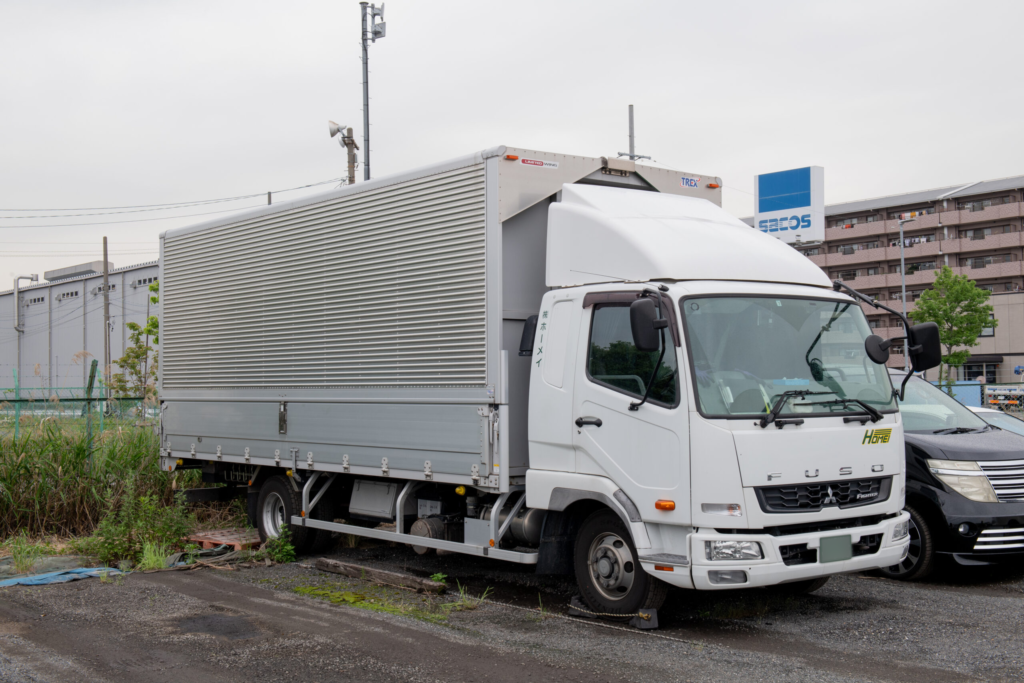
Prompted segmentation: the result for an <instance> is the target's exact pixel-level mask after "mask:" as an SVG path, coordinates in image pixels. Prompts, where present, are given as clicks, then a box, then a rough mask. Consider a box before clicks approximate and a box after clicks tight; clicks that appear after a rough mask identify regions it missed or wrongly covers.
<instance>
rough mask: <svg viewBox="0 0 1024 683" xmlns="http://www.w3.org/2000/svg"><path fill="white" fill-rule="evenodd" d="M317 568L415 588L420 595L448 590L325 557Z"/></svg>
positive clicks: (407, 576)
mask: <svg viewBox="0 0 1024 683" xmlns="http://www.w3.org/2000/svg"><path fill="white" fill-rule="evenodd" d="M316 568H317V569H319V570H320V571H322V572H330V573H332V574H342V575H344V576H351V577H352V578H356V579H366V580H367V581H374V582H377V583H386V584H388V585H391V586H402V587H404V588H414V589H416V590H417V591H418V592H420V593H444V591H445V588H447V586H445V585H444V584H443V583H441V582H440V581H431V580H430V579H421V578H420V577H418V576H411V575H409V574H400V573H398V572H389V571H387V570H385V569H375V568H373V567H365V566H363V565H360V564H349V563H347V562H339V561H338V560H328V559H327V558H324V557H321V558H319V559H318V560H317V561H316Z"/></svg>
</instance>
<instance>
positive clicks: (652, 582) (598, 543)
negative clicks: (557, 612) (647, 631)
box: [574, 509, 668, 617]
mask: <svg viewBox="0 0 1024 683" xmlns="http://www.w3.org/2000/svg"><path fill="white" fill-rule="evenodd" d="M574 559H575V568H576V583H577V584H578V585H579V588H580V594H581V595H582V597H583V600H584V601H585V602H586V603H587V605H589V606H590V608H591V609H592V610H593V611H594V612H596V613H597V614H601V615H615V616H618V615H621V616H623V617H629V616H632V615H634V614H636V613H637V612H639V611H640V610H644V609H657V608H659V607H661V605H662V603H663V602H665V598H666V597H667V596H668V584H666V583H664V582H662V581H659V580H658V579H656V578H654V577H653V576H651V575H650V574H648V573H647V572H645V571H644V570H643V568H642V567H641V566H640V562H638V561H637V552H636V548H635V547H634V546H633V539H632V537H631V536H630V533H629V529H627V528H626V525H625V524H624V523H623V522H622V520H621V519H620V518H619V516H618V515H617V514H615V512H614V511H612V510H608V509H604V510H598V511H597V512H595V513H593V514H592V515H590V516H589V517H588V518H587V519H586V521H584V522H583V526H582V527H581V528H580V531H579V533H578V534H577V536H576V548H575V553H574Z"/></svg>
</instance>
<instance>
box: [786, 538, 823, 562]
mask: <svg viewBox="0 0 1024 683" xmlns="http://www.w3.org/2000/svg"><path fill="white" fill-rule="evenodd" d="M779 555H781V556H782V562H783V564H785V565H786V566H789V567H791V566H793V565H794V564H814V563H815V562H817V561H818V551H817V550H808V549H807V544H806V543H796V544H794V545H784V546H780V547H779Z"/></svg>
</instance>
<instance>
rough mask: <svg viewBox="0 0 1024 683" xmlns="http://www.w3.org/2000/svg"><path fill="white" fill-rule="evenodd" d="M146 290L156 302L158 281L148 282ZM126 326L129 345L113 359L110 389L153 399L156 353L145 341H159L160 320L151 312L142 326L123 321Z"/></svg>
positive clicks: (120, 395)
mask: <svg viewBox="0 0 1024 683" xmlns="http://www.w3.org/2000/svg"><path fill="white" fill-rule="evenodd" d="M149 291H151V292H153V296H150V297H149V300H150V302H151V303H153V304H154V305H156V304H158V303H160V296H159V292H160V283H159V282H154V283H153V284H151V285H150V286H149ZM126 327H127V328H128V340H129V345H128V348H127V349H126V350H125V353H124V355H123V356H121V358H120V359H118V360H116V361H114V365H116V366H117V367H119V368H120V369H121V372H119V373H116V374H114V375H113V376H112V377H111V378H110V389H111V392H112V393H113V395H114V396H116V397H127V396H131V397H145V398H146V399H147V402H148V401H155V400H156V379H157V374H156V373H157V366H158V365H159V353H158V352H157V351H155V350H154V349H153V347H152V346H150V345H149V344H150V338H151V337H152V343H154V344H159V343H160V320H159V318H158V317H157V316H155V315H151V316H149V317H148V318H146V326H145V327H143V326H142V325H139V324H138V323H127V324H126Z"/></svg>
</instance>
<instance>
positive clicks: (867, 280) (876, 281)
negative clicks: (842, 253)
mask: <svg viewBox="0 0 1024 683" xmlns="http://www.w3.org/2000/svg"><path fill="white" fill-rule="evenodd" d="M832 279H834V280H838V279H839V278H838V276H837V277H835V278H832ZM842 280H843V282H845V283H846V284H848V285H850V286H851V287H853V288H854V289H857V290H862V289H879V288H881V287H885V275H861V276H860V277H857V278H853V279H850V278H845V277H844V278H843V279H842Z"/></svg>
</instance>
